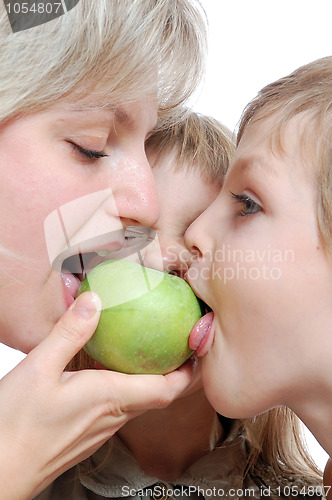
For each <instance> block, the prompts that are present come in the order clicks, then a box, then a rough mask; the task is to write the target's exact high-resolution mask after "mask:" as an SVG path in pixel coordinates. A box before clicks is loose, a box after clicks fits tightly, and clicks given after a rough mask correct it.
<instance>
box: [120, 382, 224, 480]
mask: <svg viewBox="0 0 332 500" xmlns="http://www.w3.org/2000/svg"><path fill="white" fill-rule="evenodd" d="M188 408H190V411H188ZM118 435H119V437H120V438H121V440H122V441H123V442H124V443H125V445H126V446H127V447H128V449H129V450H130V451H131V453H132V454H133V455H134V457H135V458H136V460H137V461H138V463H139V465H140V467H141V469H142V470H143V471H144V472H145V473H146V474H148V475H150V476H153V477H157V478H158V479H161V480H164V481H174V480H176V479H177V478H179V477H180V476H181V475H182V474H183V472H184V471H185V470H186V469H187V468H188V467H189V466H190V465H191V464H192V463H194V462H195V461H196V460H197V459H198V458H200V457H201V456H203V455H204V454H206V453H208V452H209V451H211V449H213V448H214V446H215V444H216V442H217V441H218V440H219V439H221V437H222V428H221V425H220V424H219V421H218V418H217V415H216V413H215V411H214V410H213V408H212V407H211V405H210V404H209V402H208V401H207V399H206V398H205V395H204V392H203V391H202V390H199V391H197V392H195V393H194V394H191V395H189V396H187V397H183V398H181V399H178V400H176V401H174V403H172V404H171V405H170V406H169V407H167V408H165V409H163V410H151V411H149V412H146V413H144V414H143V415H140V416H139V417H137V418H135V419H133V420H131V421H129V422H128V423H127V424H126V425H125V426H124V427H122V428H121V429H120V430H119V431H118Z"/></svg>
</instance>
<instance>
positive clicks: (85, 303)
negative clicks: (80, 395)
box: [30, 292, 102, 373]
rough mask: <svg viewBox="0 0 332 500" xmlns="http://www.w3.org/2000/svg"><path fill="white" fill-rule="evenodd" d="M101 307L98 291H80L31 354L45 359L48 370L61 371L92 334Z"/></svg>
mask: <svg viewBox="0 0 332 500" xmlns="http://www.w3.org/2000/svg"><path fill="white" fill-rule="evenodd" d="M101 307H102V306H101V301H100V298H99V297H98V295H96V294H95V293H93V292H84V293H82V294H81V295H80V296H79V297H78V298H77V299H76V300H75V302H73V304H72V305H71V306H70V308H69V309H68V310H67V311H66V312H65V314H64V315H63V316H62V317H61V318H60V320H59V321H58V323H57V324H56V325H55V326H54V328H53V330H52V331H51V333H50V334H49V335H48V336H47V337H46V338H45V339H44V340H43V341H42V342H41V343H40V344H39V345H38V346H37V347H36V348H35V349H34V350H33V351H32V352H31V353H30V355H32V354H33V356H39V358H40V359H45V361H46V360H47V366H48V367H49V369H50V372H52V371H54V370H55V371H57V372H58V373H62V372H63V370H64V368H65V367H66V365H67V364H68V363H69V361H70V360H71V359H72V358H73V357H74V356H75V354H77V353H78V351H79V350H80V349H81V348H82V347H83V346H84V345H85V344H86V343H87V341H88V340H89V339H90V337H91V336H92V335H93V333H94V331H95V329H96V327H97V324H98V321H99V316H100V311H101Z"/></svg>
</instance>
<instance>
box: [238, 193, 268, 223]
mask: <svg viewBox="0 0 332 500" xmlns="http://www.w3.org/2000/svg"><path fill="white" fill-rule="evenodd" d="M231 195H232V197H233V198H234V200H235V201H236V203H238V204H240V205H241V206H242V210H241V211H240V212H238V213H237V215H238V216H240V217H245V216H247V215H253V214H256V213H257V212H261V211H262V207H260V206H259V205H258V203H256V202H255V201H254V200H252V199H251V198H250V197H249V196H247V195H246V194H235V193H231ZM245 204H247V205H248V204H249V208H248V206H247V207H246V208H245Z"/></svg>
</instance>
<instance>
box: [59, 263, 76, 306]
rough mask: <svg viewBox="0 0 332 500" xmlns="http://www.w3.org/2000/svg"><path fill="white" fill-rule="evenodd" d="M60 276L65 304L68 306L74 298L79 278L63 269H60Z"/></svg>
mask: <svg viewBox="0 0 332 500" xmlns="http://www.w3.org/2000/svg"><path fill="white" fill-rule="evenodd" d="M61 278H62V283H63V288H64V292H65V300H66V305H67V307H69V306H71V304H72V303H73V302H74V300H75V297H76V294H77V290H78V287H79V286H80V280H79V279H78V278H77V276H75V275H74V274H72V273H70V272H69V271H65V270H63V271H62V273H61Z"/></svg>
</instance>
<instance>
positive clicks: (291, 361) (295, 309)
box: [186, 117, 332, 418]
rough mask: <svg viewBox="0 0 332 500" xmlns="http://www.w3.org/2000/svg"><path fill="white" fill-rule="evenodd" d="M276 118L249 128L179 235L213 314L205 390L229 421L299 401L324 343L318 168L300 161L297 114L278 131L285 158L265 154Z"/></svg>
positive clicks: (325, 274)
mask: <svg viewBox="0 0 332 500" xmlns="http://www.w3.org/2000/svg"><path fill="white" fill-rule="evenodd" d="M302 119H303V117H302ZM273 122H274V120H273V119H272V118H270V119H269V120H263V121H262V122H257V123H254V124H251V125H250V126H248V128H247V130H246V132H245V134H244V136H243V138H242V139H241V142H240V145H239V147H238V150H237V152H236V155H235V158H234V161H233V163H232V165H231V167H230V170H229V172H228V174H227V177H226V180H225V183H224V186H223V189H222V191H221V193H220V195H219V196H218V197H217V199H216V200H215V202H214V203H213V204H212V205H211V206H210V207H209V208H208V209H207V210H206V212H205V213H204V214H202V216H201V217H200V218H199V219H198V220H197V221H196V222H195V223H194V224H193V225H192V226H191V228H189V230H188V232H187V235H186V243H187V245H188V247H189V248H190V249H194V250H195V249H196V251H197V249H198V251H199V255H198V257H197V259H196V260H195V261H194V262H193V265H192V267H191V269H190V271H189V273H188V278H189V282H190V284H191V285H192V286H193V288H194V290H195V292H196V293H197V295H198V296H199V297H201V298H202V299H203V300H204V301H205V302H207V304H208V305H209V306H210V307H211V308H212V309H213V310H214V312H215V318H214V320H213V323H212V328H211V333H210V336H207V339H206V343H205V345H204V346H203V347H202V348H201V354H202V355H204V353H206V355H205V357H204V358H203V383H204V387H205V390H206V393H207V396H208V398H209V399H210V402H211V403H212V405H213V406H214V407H215V409H217V410H219V411H220V412H221V413H223V414H224V415H226V416H229V417H234V418H236V417H246V416H251V415H254V414H257V413H259V412H261V411H264V410H266V409H268V408H270V407H271V406H274V405H277V404H289V403H290V402H292V403H294V398H295V399H296V398H297V397H299V398H303V393H304V392H305V391H306V390H310V387H309V385H308V384H310V383H311V382H312V381H315V377H316V376H317V373H318V372H319V367H318V366H317V359H318V352H321V350H322V349H324V342H325V343H326V342H327V341H329V342H330V340H329V339H330V334H331V332H330V330H331V324H332V322H331V321H332V318H331V315H332V314H331V312H332V308H331V303H332V279H331V274H332V263H331V259H330V258H329V257H328V256H327V254H326V252H325V251H324V249H323V247H322V242H321V238H320V235H319V231H318V227H317V206H318V201H317V188H316V172H315V171H313V170H312V166H310V165H309V164H304V161H303V157H302V156H301V152H300V142H299V127H300V126H301V118H300V117H296V118H295V119H293V120H292V121H291V122H290V123H289V124H288V125H287V127H286V129H285V134H284V136H283V137H284V139H285V142H284V147H285V152H284V153H282V152H281V151H280V150H279V149H277V147H274V148H273V150H272V148H271V143H270V139H271V130H272V128H273ZM309 381H310V382H309Z"/></svg>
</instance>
